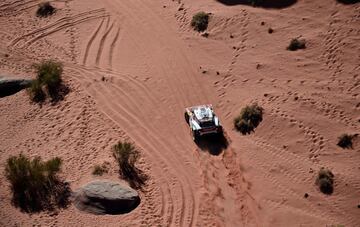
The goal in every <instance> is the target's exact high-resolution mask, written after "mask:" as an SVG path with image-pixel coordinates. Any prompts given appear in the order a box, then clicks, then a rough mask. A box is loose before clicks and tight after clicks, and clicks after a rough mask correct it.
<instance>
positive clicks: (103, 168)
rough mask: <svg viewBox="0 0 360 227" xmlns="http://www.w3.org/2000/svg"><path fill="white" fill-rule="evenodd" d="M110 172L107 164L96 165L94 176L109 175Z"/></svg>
mask: <svg viewBox="0 0 360 227" xmlns="http://www.w3.org/2000/svg"><path fill="white" fill-rule="evenodd" d="M108 171H109V170H108V168H107V166H106V165H105V164H102V165H95V166H94V170H93V172H92V174H93V175H98V176H102V175H103V174H104V173H107V172H108Z"/></svg>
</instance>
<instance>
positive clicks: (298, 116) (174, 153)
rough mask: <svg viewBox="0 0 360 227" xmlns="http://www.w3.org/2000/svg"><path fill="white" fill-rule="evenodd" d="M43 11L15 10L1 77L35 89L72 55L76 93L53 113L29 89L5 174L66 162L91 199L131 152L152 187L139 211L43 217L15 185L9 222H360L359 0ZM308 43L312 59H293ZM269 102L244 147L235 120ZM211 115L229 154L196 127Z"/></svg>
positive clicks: (8, 139)
mask: <svg viewBox="0 0 360 227" xmlns="http://www.w3.org/2000/svg"><path fill="white" fill-rule="evenodd" d="M39 2H40V1H37V0H23V1H15V0H4V1H2V2H1V3H0V26H1V28H2V29H1V31H0V75H3V74H4V75H14V77H15V76H16V77H19V76H22V77H25V78H30V77H34V72H33V69H32V64H33V63H36V62H38V61H40V60H42V59H48V58H52V59H57V60H60V61H61V62H63V64H64V66H65V67H64V70H65V71H64V80H65V83H67V84H68V85H69V87H70V89H71V91H70V93H69V94H68V95H67V96H66V97H65V100H63V101H61V102H59V103H58V104H56V105H51V104H45V105H43V106H42V107H39V106H38V105H35V104H32V103H30V101H29V98H28V95H27V94H26V91H21V92H19V93H17V94H16V95H13V96H9V97H6V98H2V99H0V107H1V108H0V119H1V121H0V129H1V130H0V137H1V138H2V140H1V143H0V162H1V163H4V162H5V160H6V159H7V158H8V157H9V156H10V155H13V154H19V153H20V152H23V153H24V154H27V155H29V156H35V155H40V156H42V157H43V158H44V159H46V158H50V157H54V156H59V157H61V158H62V159H63V160H64V168H63V171H62V176H63V177H64V178H65V179H67V180H68V181H69V182H70V183H71V187H72V188H73V189H76V188H77V187H79V186H80V185H82V184H85V183H87V182H88V181H90V180H91V179H93V178H95V177H94V176H92V175H91V171H92V167H93V166H94V165H95V164H101V163H103V162H104V161H108V162H110V163H111V171H110V173H109V174H107V175H104V176H103V177H102V178H107V179H116V180H118V179H119V176H118V172H117V166H116V163H115V162H114V160H113V158H112V156H111V152H110V150H111V146H112V145H113V144H115V143H116V142H117V141H119V140H129V141H132V142H134V143H135V145H136V147H137V148H138V149H139V150H140V152H141V155H142V158H141V162H140V163H139V168H141V169H142V170H144V171H145V173H146V174H147V175H149V177H150V179H149V181H148V182H147V185H146V186H145V188H144V190H143V191H142V192H140V194H141V198H142V202H141V204H140V205H139V207H138V208H137V209H135V210H134V211H133V212H131V213H129V214H126V215H119V216H107V215H105V216H93V215H90V214H85V213H82V212H80V211H78V210H76V208H74V207H73V206H71V207H70V208H68V209H65V210H61V211H59V212H58V213H57V214H52V213H39V214H33V215H31V216H30V215H28V214H25V213H21V212H20V211H19V210H17V209H16V208H14V207H13V206H12V205H11V193H10V190H9V185H8V184H7V183H5V182H6V179H5V178H4V176H3V174H0V179H1V182H4V183H3V184H1V186H0V198H1V209H0V226H15V225H18V226H32V225H39V226H40V225H41V226H119V225H120V226H331V225H338V224H339V225H340V224H341V225H345V226H360V219H359V215H360V214H359V212H360V209H359V208H358V207H357V206H358V204H360V200H359V198H360V175H359V174H357V173H358V172H359V169H360V166H359V163H360V150H359V147H360V143H359V142H358V141H354V142H355V144H354V149H347V150H343V149H341V148H340V147H338V146H336V143H337V137H338V136H340V134H342V133H345V132H346V133H359V129H360V127H359V121H360V105H359V92H360V80H359V79H360V78H359V70H360V42H359V37H360V27H359V22H360V4H359V3H357V4H341V3H338V2H337V1H336V0H331V1H330V0H328V1H310V0H303V1H289V4H288V5H283V6H276V7H252V6H248V5H245V4H240V3H242V2H243V1H215V0H201V1H196V2H194V1H189V0H179V1H169V0H162V1H142V0H132V1H113V0H103V1H96V0H87V1H82V0H78V1H54V2H53V5H54V6H55V7H56V8H57V11H56V13H55V14H54V15H52V16H51V17H47V18H37V17H35V11H36V8H37V4H38V3H39ZM198 11H205V12H208V13H211V16H210V23H209V27H208V29H207V32H208V34H209V36H208V37H207V38H205V37H203V36H201V35H200V34H199V33H197V32H195V31H193V30H192V28H191V27H190V25H189V24H190V21H191V18H192V15H193V14H195V13H196V12H198ZM262 22H263V23H262ZM269 28H272V29H273V30H274V32H273V33H272V34H269V33H268V29H269ZM295 37H302V38H304V39H306V41H307V48H306V49H305V50H299V51H294V52H292V51H287V50H286V47H287V45H288V44H289V42H290V40H291V39H292V38H295ZM254 102H257V103H259V105H261V106H262V107H263V108H264V111H265V115H264V120H263V121H262V123H261V124H260V126H259V127H258V128H257V129H256V130H255V132H254V133H252V134H251V135H247V136H244V135H241V134H240V133H238V132H236V131H235V130H234V129H233V118H234V117H235V116H236V115H237V114H238V113H239V112H240V110H241V108H242V107H244V106H245V105H246V104H249V103H254ZM202 103H212V104H213V105H214V108H215V111H216V112H217V114H218V115H219V117H220V119H221V120H222V123H223V125H224V128H225V131H226V138H227V140H228V141H227V142H228V145H227V146H224V148H221V147H220V148H219V149H220V153H219V154H214V153H213V152H209V149H211V147H209V146H210V145H209V144H205V145H204V146H197V145H196V144H195V143H194V142H193V141H192V139H191V136H190V133H189V129H188V126H187V124H186V122H185V121H184V117H183V113H184V108H185V107H187V106H191V105H195V104H202ZM321 167H327V168H330V169H331V170H332V171H333V173H334V174H335V190H334V193H333V194H332V195H330V196H326V195H323V194H322V193H321V192H320V191H319V190H318V188H317V187H316V185H315V184H314V182H315V178H316V174H317V171H318V170H319V169H320V168H321ZM3 169H4V165H0V171H1V172H3ZM305 193H308V194H309V197H308V198H304V194H305Z"/></svg>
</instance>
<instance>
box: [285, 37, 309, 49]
mask: <svg viewBox="0 0 360 227" xmlns="http://www.w3.org/2000/svg"><path fill="white" fill-rule="evenodd" d="M305 48H306V42H305V40H304V39H298V38H295V39H292V40H291V41H290V44H289V46H288V47H287V48H286V49H287V50H291V51H295V50H299V49H305Z"/></svg>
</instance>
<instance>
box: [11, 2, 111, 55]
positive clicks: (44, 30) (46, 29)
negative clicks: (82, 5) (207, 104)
mask: <svg viewBox="0 0 360 227" xmlns="http://www.w3.org/2000/svg"><path fill="white" fill-rule="evenodd" d="M106 16H107V14H106V13H105V10H104V9H102V8H101V9H96V10H91V11H87V12H83V13H79V14H77V15H75V16H71V17H62V18H60V19H59V20H57V21H55V22H54V23H51V24H48V25H45V26H43V27H41V28H39V29H35V30H33V31H31V32H28V33H26V34H25V35H21V36H19V37H17V38H15V39H13V40H12V41H11V42H10V43H9V44H8V47H16V46H17V45H18V44H19V43H20V42H24V44H23V45H22V46H21V47H20V48H23V47H24V46H28V45H30V44H32V43H34V42H35V41H37V40H38V39H41V38H43V37H46V36H48V35H50V34H52V33H55V32H58V31H61V30H63V29H65V28H68V27H71V26H74V25H76V24H80V23H83V22H86V21H89V20H92V19H97V18H102V17H106Z"/></svg>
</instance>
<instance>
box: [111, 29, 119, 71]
mask: <svg viewBox="0 0 360 227" xmlns="http://www.w3.org/2000/svg"><path fill="white" fill-rule="evenodd" d="M119 35H120V27H119V28H118V30H117V32H116V35H115V37H114V39H113V41H112V42H111V45H110V51H109V66H110V69H112V64H113V55H114V50H115V48H116V44H117V42H118V39H119Z"/></svg>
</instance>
